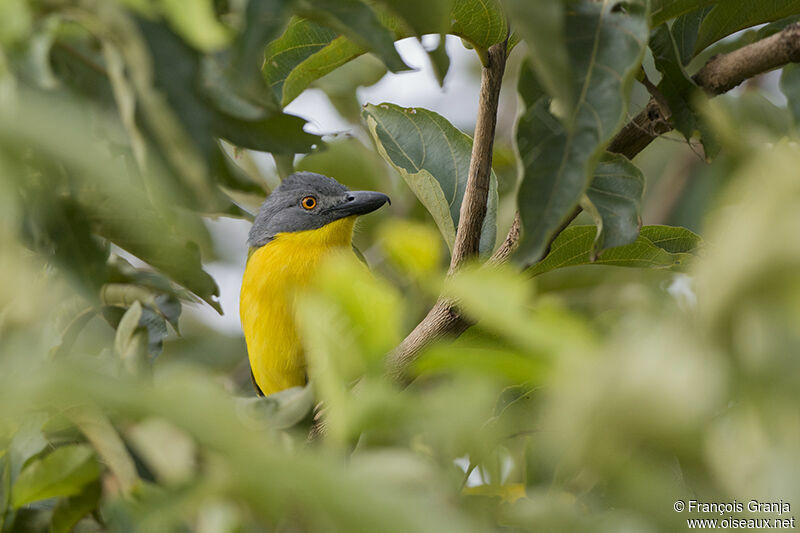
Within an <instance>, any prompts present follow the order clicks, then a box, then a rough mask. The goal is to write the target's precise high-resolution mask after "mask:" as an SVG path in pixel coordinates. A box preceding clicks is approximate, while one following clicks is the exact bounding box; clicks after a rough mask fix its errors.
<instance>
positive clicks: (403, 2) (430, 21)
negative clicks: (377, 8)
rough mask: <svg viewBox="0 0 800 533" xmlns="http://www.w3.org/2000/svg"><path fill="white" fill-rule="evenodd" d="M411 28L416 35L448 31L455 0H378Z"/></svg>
mask: <svg viewBox="0 0 800 533" xmlns="http://www.w3.org/2000/svg"><path fill="white" fill-rule="evenodd" d="M377 1H378V3H380V4H381V5H382V6H384V7H386V8H387V9H389V11H390V12H392V13H393V14H394V15H396V16H397V17H398V18H400V19H401V20H402V21H403V22H405V24H407V25H408V27H409V28H410V29H411V31H412V32H413V34H414V35H425V34H429V33H438V34H442V33H446V32H447V29H448V28H449V27H450V17H449V15H450V10H451V6H452V4H453V3H454V0H377Z"/></svg>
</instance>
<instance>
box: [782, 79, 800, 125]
mask: <svg viewBox="0 0 800 533" xmlns="http://www.w3.org/2000/svg"><path fill="white" fill-rule="evenodd" d="M781 91H783V94H785V95H786V100H788V105H789V109H790V110H791V112H792V116H793V117H794V124H795V127H797V126H800V66H798V65H796V64H794V65H786V66H785V67H783V73H782V74H781Z"/></svg>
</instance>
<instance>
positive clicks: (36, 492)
mask: <svg viewBox="0 0 800 533" xmlns="http://www.w3.org/2000/svg"><path fill="white" fill-rule="evenodd" d="M98 475H100V467H99V465H98V464H97V460H96V459H95V456H94V452H93V451H92V449H91V448H89V447H88V446H85V445H81V444H75V445H71V446H62V447H61V448H57V449H56V450H54V451H53V452H52V453H50V454H48V455H47V456H46V457H44V458H42V459H37V460H36V461H34V462H32V463H30V464H29V465H27V466H26V467H25V468H24V469H23V470H22V472H20V475H19V477H18V478H17V481H16V482H15V483H14V486H13V487H12V489H11V504H12V505H13V506H14V508H17V509H18V508H20V507H22V506H23V505H26V504H28V503H31V502H35V501H39V500H45V499H47V498H55V497H57V496H73V495H75V494H80V493H81V491H82V490H83V488H84V487H85V486H86V485H87V484H89V483H91V482H92V481H94V480H96V479H97V476H98Z"/></svg>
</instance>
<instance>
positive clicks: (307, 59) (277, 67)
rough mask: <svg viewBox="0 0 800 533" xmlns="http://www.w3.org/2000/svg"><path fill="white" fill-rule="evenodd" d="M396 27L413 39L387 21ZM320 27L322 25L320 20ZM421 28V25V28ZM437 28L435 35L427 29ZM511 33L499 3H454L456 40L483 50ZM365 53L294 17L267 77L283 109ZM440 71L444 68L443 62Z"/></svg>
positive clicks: (272, 52)
mask: <svg viewBox="0 0 800 533" xmlns="http://www.w3.org/2000/svg"><path fill="white" fill-rule="evenodd" d="M384 20H385V21H386V24H387V25H389V26H391V27H392V28H395V30H396V32H397V33H395V35H394V38H395V39H401V38H403V37H408V36H409V35H406V34H405V33H403V32H402V30H401V29H400V28H399V27H400V26H401V25H402V24H401V23H400V22H398V21H397V20H392V17H391V15H388V14H387V15H386V16H385V17H384ZM414 20H415V28H416V30H417V31H421V32H424V33H437V31H436V26H435V25H436V21H435V20H430V21H426V20H425V19H423V18H420V17H416V18H415V19H414ZM317 22H318V21H317ZM417 23H418V24H417ZM429 23H431V24H433V26H431V29H430V31H428V30H423V29H422V28H423V27H425V26H426V24H429ZM507 31H508V28H507V26H506V22H505V17H504V15H503V12H502V9H501V6H500V3H499V0H488V1H486V0H454V3H453V5H452V8H451V11H450V29H449V30H448V33H452V34H454V35H457V36H459V37H461V38H463V39H465V40H467V41H469V42H471V43H472V44H473V45H474V46H475V47H477V48H478V49H480V50H486V49H488V48H489V47H490V46H491V45H493V44H496V43H500V42H503V41H504V40H505V38H506V33H507ZM366 51H367V48H364V47H362V46H360V45H359V44H357V43H356V42H354V41H352V40H350V39H349V38H348V37H347V34H345V35H340V34H338V33H337V32H335V31H333V30H331V29H329V28H327V27H325V26H321V25H319V24H317V23H315V22H312V21H310V20H307V19H303V18H297V17H295V18H292V20H291V21H290V22H289V26H288V28H287V29H286V31H285V32H284V34H283V35H282V36H281V37H280V38H279V39H277V40H276V41H273V42H272V43H270V44H269V46H267V50H266V61H265V62H264V69H263V72H264V78H265V79H266V80H267V83H268V85H269V86H270V87H271V88H272V90H273V92H274V93H275V96H276V98H277V99H278V101H280V103H281V105H282V106H285V105H287V104H288V103H289V102H291V101H292V100H294V99H295V98H297V96H298V95H299V94H300V93H301V92H303V90H305V89H306V88H307V87H308V86H309V85H310V84H311V82H312V81H314V80H316V79H318V78H320V77H322V76H324V75H325V74H328V73H329V72H331V71H333V70H335V69H336V68H338V67H340V66H342V65H344V64H345V63H347V62H348V61H350V60H352V59H354V58H356V57H358V56H360V55H361V54H363V53H365V52H366ZM440 66H441V63H440Z"/></svg>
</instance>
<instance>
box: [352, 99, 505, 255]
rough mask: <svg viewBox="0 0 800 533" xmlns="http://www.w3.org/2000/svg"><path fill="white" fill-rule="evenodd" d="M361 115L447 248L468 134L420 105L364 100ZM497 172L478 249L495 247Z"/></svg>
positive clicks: (456, 215)
mask: <svg viewBox="0 0 800 533" xmlns="http://www.w3.org/2000/svg"><path fill="white" fill-rule="evenodd" d="M362 113H363V117H364V120H365V121H366V123H367V127H368V128H369V131H370V133H371V135H372V139H373V140H374V141H375V144H376V145H377V147H378V151H379V153H380V154H381V155H382V156H383V158H384V159H385V160H386V162H387V163H389V164H390V165H392V166H393V167H394V168H395V169H396V170H397V171H398V172H399V173H400V175H401V176H403V179H404V180H405V181H406V183H407V184H408V186H409V187H410V188H411V190H412V191H413V192H414V194H415V195H416V196H417V198H418V199H419V201H420V202H421V203H422V205H424V206H425V208H426V209H427V210H428V212H429V213H430V214H431V216H432V217H433V220H434V221H435V222H436V224H437V226H439V230H440V231H441V232H442V235H443V237H444V240H445V242H447V246H448V247H449V248H450V249H451V250H452V247H453V243H454V242H455V228H457V227H458V219H459V216H460V210H461V201H462V199H463V198H464V190H465V189H466V185H467V176H468V173H469V160H470V155H471V153H472V140H471V139H470V138H469V136H468V135H465V134H464V133H462V132H461V131H459V130H458V129H456V128H455V127H453V125H452V124H450V123H449V122H448V121H447V120H446V119H444V118H443V117H442V116H440V115H438V114H436V113H434V112H432V111H428V110H427V109H421V108H408V109H404V108H401V107H399V106H396V105H393V104H380V105H372V104H369V105H367V106H365V107H364V110H363V112H362ZM497 201H498V199H497V176H495V174H494V172H492V177H491V185H490V188H489V198H488V204H487V211H486V218H485V219H484V221H483V229H482V231H481V243H480V249H481V253H482V254H488V253H491V251H492V249H493V248H494V241H495V236H496V235H495V234H496V232H497V229H496V227H495V225H496V217H497Z"/></svg>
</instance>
